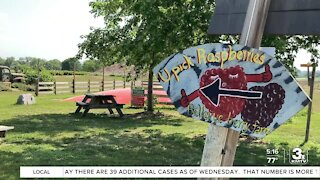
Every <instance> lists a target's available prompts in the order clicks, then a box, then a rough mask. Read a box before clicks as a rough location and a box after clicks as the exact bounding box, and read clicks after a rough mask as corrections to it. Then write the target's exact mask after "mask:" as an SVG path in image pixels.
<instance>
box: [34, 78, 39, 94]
mask: <svg viewBox="0 0 320 180" xmlns="http://www.w3.org/2000/svg"><path fill="white" fill-rule="evenodd" d="M35 94H36V96H38V95H39V78H38V79H37V82H36V92H35Z"/></svg>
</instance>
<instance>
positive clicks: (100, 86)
mask: <svg viewBox="0 0 320 180" xmlns="http://www.w3.org/2000/svg"><path fill="white" fill-rule="evenodd" d="M131 86H132V84H131V82H125V81H115V80H113V81H104V82H102V81H90V80H89V81H84V82H74V81H72V82H39V83H37V85H36V92H35V93H36V95H41V94H61V93H79V92H83V93H91V92H92V93H93V92H99V91H105V90H111V89H117V88H127V87H131Z"/></svg>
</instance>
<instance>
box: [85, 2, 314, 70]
mask: <svg viewBox="0 0 320 180" xmlns="http://www.w3.org/2000/svg"><path fill="white" fill-rule="evenodd" d="M90 6H91V7H92V11H91V12H92V13H93V14H94V16H96V17H97V16H101V17H103V18H104V20H105V28H102V29H93V30H92V32H91V33H90V34H89V35H86V36H83V38H84V42H83V43H81V44H80V45H79V47H80V51H79V54H86V55H87V56H89V57H94V58H97V59H103V58H106V57H107V59H109V61H125V62H126V63H127V64H134V65H135V66H138V67H146V66H147V67H149V68H150V67H153V66H154V65H155V64H157V63H158V62H160V61H161V60H162V59H164V58H165V57H167V56H169V55H170V54H172V53H175V52H178V51H179V49H185V48H187V47H189V46H194V45H199V44H203V43H207V42H219V41H220V42H224V43H238V40H239V37H238V36H227V35H222V36H220V37H217V36H208V35H207V29H208V24H209V20H210V17H211V16H212V14H213V11H214V6H215V3H214V0H204V1H203V0H193V1H190V0H175V1H172V0H161V1H157V0H148V1H141V0H122V1H117V0H96V1H93V2H91V3H90ZM318 45H319V36H300V35H297V36H264V38H263V41H262V44H261V46H274V47H276V53H277V55H276V56H277V58H278V59H279V60H280V61H282V63H283V64H284V65H285V66H286V67H287V68H288V69H289V70H290V71H291V72H292V73H295V72H296V69H295V68H294V66H293V62H294V58H295V54H296V53H297V51H298V49H301V48H302V49H306V50H307V51H308V52H310V53H311V54H312V57H313V58H312V60H314V61H315V59H317V58H319V52H318V49H317V48H316V47H317V46H318ZM110 57H112V58H110ZM115 57H116V58H115Z"/></svg>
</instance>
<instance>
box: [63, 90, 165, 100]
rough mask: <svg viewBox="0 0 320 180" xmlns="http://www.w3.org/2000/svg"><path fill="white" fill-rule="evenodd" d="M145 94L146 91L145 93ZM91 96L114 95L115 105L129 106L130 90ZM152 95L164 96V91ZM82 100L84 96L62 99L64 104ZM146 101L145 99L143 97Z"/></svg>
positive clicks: (111, 91) (102, 92)
mask: <svg viewBox="0 0 320 180" xmlns="http://www.w3.org/2000/svg"><path fill="white" fill-rule="evenodd" d="M145 93H147V91H145ZM93 94H105V95H114V96H115V99H116V101H117V103H119V104H130V103H131V89H130V88H125V89H114V90H108V91H101V92H97V93H93ZM153 94H156V95H166V92H165V91H154V92H153ZM83 98H84V95H82V96H75V97H71V98H67V99H64V100H63V101H66V102H77V101H78V102H80V101H82V99H83ZM145 99H146V97H145ZM158 102H166V103H170V102H171V100H170V98H163V97H161V98H158Z"/></svg>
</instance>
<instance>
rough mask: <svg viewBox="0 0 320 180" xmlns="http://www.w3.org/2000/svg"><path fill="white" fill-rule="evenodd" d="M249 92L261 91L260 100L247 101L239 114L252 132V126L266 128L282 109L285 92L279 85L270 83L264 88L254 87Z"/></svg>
mask: <svg viewBox="0 0 320 180" xmlns="http://www.w3.org/2000/svg"><path fill="white" fill-rule="evenodd" d="M249 90H253V91H261V92H262V93H263V95H262V99H247V100H246V102H245V106H244V109H243V111H242V113H241V116H242V119H243V120H244V121H246V122H248V123H249V129H250V130H251V131H252V130H254V128H255V126H254V124H256V125H258V126H260V127H268V126H269V125H270V124H271V123H272V121H273V119H274V117H275V116H276V114H278V112H279V110H280V109H281V108H282V105H283V103H284V98H285V91H284V89H283V88H282V86H280V85H279V84H276V83H270V84H268V85H266V86H254V87H251V88H250V89H249Z"/></svg>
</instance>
